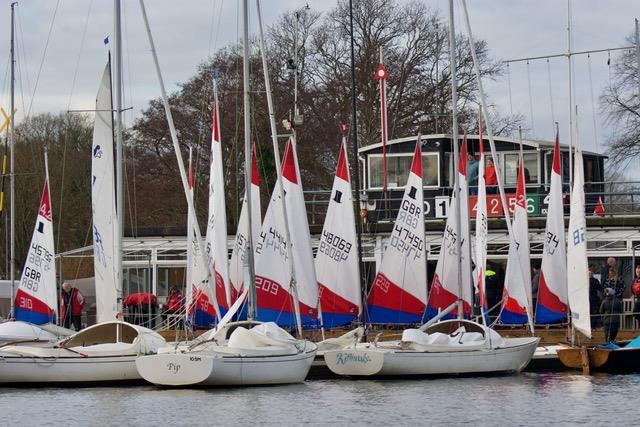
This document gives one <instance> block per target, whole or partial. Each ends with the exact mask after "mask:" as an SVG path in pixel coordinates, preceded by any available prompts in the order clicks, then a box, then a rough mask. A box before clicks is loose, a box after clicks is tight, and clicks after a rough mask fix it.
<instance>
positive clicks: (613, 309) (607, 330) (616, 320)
mask: <svg viewBox="0 0 640 427" xmlns="http://www.w3.org/2000/svg"><path fill="white" fill-rule="evenodd" d="M621 312H622V300H620V299H618V298H616V292H615V291H614V290H613V289H611V288H605V290H604V301H602V305H601V306H600V314H602V328H603V329H604V339H605V341H606V342H608V343H610V342H614V341H615V340H616V337H617V336H618V330H619V329H620V313H621Z"/></svg>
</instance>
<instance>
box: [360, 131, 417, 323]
mask: <svg viewBox="0 0 640 427" xmlns="http://www.w3.org/2000/svg"><path fill="white" fill-rule="evenodd" d="M423 197H424V195H423V185H422V152H421V149H420V141H419V140H418V141H417V142H416V148H415V152H414V154H413V161H412V163H411V170H410V172H409V178H408V179H407V184H406V186H405V190H404V195H403V197H402V202H401V204H400V209H399V211H398V216H397V218H396V221H395V224H394V226H393V231H392V232H391V236H390V238H389V244H388V246H387V248H386V250H385V252H384V255H383V258H382V263H381V265H380V269H379V270H378V274H376V277H375V279H374V281H373V285H372V286H371V292H370V293H369V298H368V307H367V309H368V319H369V321H370V322H371V323H398V324H403V323H417V322H421V321H422V320H423V317H424V311H425V307H426V304H427V263H426V253H425V242H424V237H425V235H424V210H423V206H424V202H423Z"/></svg>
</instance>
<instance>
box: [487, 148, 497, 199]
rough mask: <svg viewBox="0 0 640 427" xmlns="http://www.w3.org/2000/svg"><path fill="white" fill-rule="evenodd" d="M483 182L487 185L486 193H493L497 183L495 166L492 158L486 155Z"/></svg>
mask: <svg viewBox="0 0 640 427" xmlns="http://www.w3.org/2000/svg"><path fill="white" fill-rule="evenodd" d="M484 183H485V184H486V186H487V194H495V193H496V188H495V186H496V185H498V175H497V174H496V166H495V165H494V164H493V158H491V157H487V166H486V167H485V170H484Z"/></svg>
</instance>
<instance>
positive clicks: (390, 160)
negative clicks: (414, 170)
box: [369, 153, 440, 188]
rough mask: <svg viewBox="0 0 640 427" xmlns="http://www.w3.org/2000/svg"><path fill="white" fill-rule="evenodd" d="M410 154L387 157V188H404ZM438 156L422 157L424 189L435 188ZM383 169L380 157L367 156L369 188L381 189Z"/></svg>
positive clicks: (438, 169) (437, 178) (437, 184)
mask: <svg viewBox="0 0 640 427" xmlns="http://www.w3.org/2000/svg"><path fill="white" fill-rule="evenodd" d="M412 160H413V156H412V155H410V154H401V155H387V183H388V188H398V187H404V186H405V184H406V183H407V177H408V176H409V169H410V168H411V161H412ZM439 171H440V168H439V156H438V153H426V154H423V155H422V179H423V185H424V186H425V187H437V186H439V185H440V182H439V181H440V180H439ZM383 173H384V168H383V159H382V155H379V154H372V155H370V156H369V187H370V188H382V187H383V183H384V177H383Z"/></svg>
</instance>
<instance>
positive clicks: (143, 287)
mask: <svg viewBox="0 0 640 427" xmlns="http://www.w3.org/2000/svg"><path fill="white" fill-rule="evenodd" d="M123 276H124V280H123V290H122V291H123V295H124V296H125V297H126V296H127V295H129V294H133V293H137V292H151V270H150V269H149V268H147V267H140V268H137V267H134V268H125V269H124V270H123Z"/></svg>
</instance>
